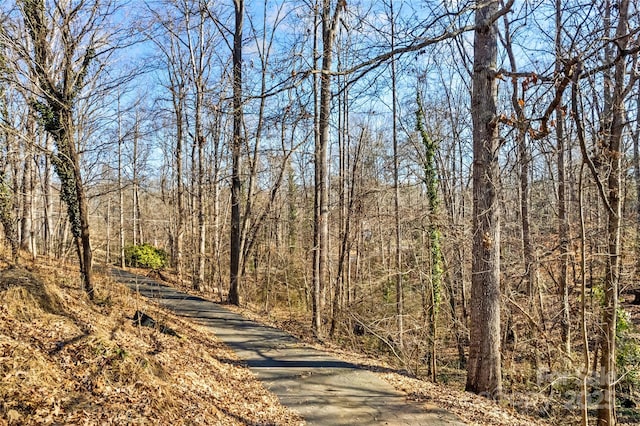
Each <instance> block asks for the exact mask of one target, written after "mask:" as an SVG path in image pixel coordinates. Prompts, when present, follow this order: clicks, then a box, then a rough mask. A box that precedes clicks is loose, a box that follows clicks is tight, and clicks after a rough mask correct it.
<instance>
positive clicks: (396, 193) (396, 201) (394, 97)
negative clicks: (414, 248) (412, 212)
mask: <svg viewBox="0 0 640 426" xmlns="http://www.w3.org/2000/svg"><path fill="white" fill-rule="evenodd" d="M389 8H390V11H389V12H390V15H391V16H390V17H389V19H390V22H391V50H392V51H393V50H395V47H396V34H395V31H396V25H395V15H394V12H393V0H391V1H390V2H389ZM397 86H398V84H397V76H396V57H395V56H393V57H392V58H391V102H392V105H391V111H392V115H393V118H392V126H391V137H392V139H393V217H394V225H395V229H394V231H395V232H394V237H395V249H396V251H395V265H394V266H395V268H396V270H395V276H396V326H397V327H398V348H399V349H400V350H401V351H402V350H403V349H404V343H403V341H404V318H403V316H404V288H403V282H402V279H403V272H402V246H401V241H402V229H401V228H400V170H399V169H400V160H399V154H398V90H397Z"/></svg>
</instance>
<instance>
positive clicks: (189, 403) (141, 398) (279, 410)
mask: <svg viewBox="0 0 640 426" xmlns="http://www.w3.org/2000/svg"><path fill="white" fill-rule="evenodd" d="M71 273H72V274H74V276H75V274H77V271H72V272H71ZM57 274H58V271H56V273H51V272H48V273H40V274H38V275H39V276H48V277H49V278H48V279H47V280H45V281H46V282H45V285H46V290H47V292H48V293H50V294H51V296H52V297H55V298H56V300H59V301H60V303H59V304H57V305H56V306H57V311H53V312H46V311H43V310H41V309H35V308H33V309H32V311H31V312H30V315H29V318H31V320H30V321H23V320H22V318H18V317H17V315H18V312H13V311H12V310H10V309H8V306H7V304H11V303H12V302H11V301H10V300H8V297H6V296H7V291H8V290H6V291H4V292H3V291H0V401H2V403H3V411H0V424H5V423H9V424H21V425H22V424H25V425H29V424H137V423H140V424H193V425H198V424H200V425H239V424H278V425H298V424H301V420H300V418H299V417H298V416H297V415H295V414H294V413H293V412H291V411H290V410H288V409H286V408H284V407H283V406H282V405H281V404H280V403H279V402H278V400H277V398H276V397H275V396H274V395H273V394H271V393H269V392H268V391H267V390H266V389H265V388H264V387H263V386H262V385H261V383H259V382H258V381H257V380H256V378H255V377H254V376H253V375H252V374H251V373H250V372H249V371H248V370H247V369H246V368H244V367H241V366H239V364H238V363H236V362H234V361H233V360H234V359H235V355H234V354H233V353H232V352H231V351H229V350H228V349H226V347H224V346H223V345H221V344H220V342H219V341H218V340H217V339H216V338H215V336H213V335H212V334H211V333H210V332H209V331H206V330H205V329H204V328H201V327H198V326H195V325H192V324H190V323H188V322H187V321H183V320H181V319H179V318H177V317H176V316H174V315H172V314H169V313H166V312H164V311H161V310H160V309H159V308H157V307H154V306H151V305H149V304H147V303H145V302H143V301H140V300H133V299H132V298H131V296H130V292H129V290H128V289H126V288H124V287H121V286H119V285H114V284H113V283H111V282H108V280H106V281H104V282H102V283H101V282H100V280H98V285H97V291H98V296H99V298H107V297H108V298H109V299H110V301H111V303H110V304H109V305H108V306H106V305H105V306H96V305H94V304H92V303H87V301H86V298H85V297H83V294H82V291H81V290H80V289H73V288H69V287H62V286H58V285H57V284H56V283H55V282H54V281H53V278H52V277H53V276H55V275H57ZM63 275H64V274H63ZM15 288H17V287H15V286H13V287H12V289H11V291H12V292H13V293H15ZM13 293H12V294H13ZM105 293H108V294H105ZM9 296H11V295H9ZM18 296H20V298H19V300H23V297H24V296H25V295H24V294H22V293H20V294H18V293H15V297H16V298H17V297H18ZM16 300H18V299H16ZM12 306H13V305H12ZM134 306H135V308H140V309H145V310H146V311H148V312H150V313H153V314H154V315H155V316H157V317H159V318H162V319H163V321H166V322H167V323H168V324H170V325H171V326H172V327H179V328H180V330H181V331H183V332H184V334H182V333H181V336H183V338H182V339H176V338H175V337H171V336H166V335H164V334H161V333H159V332H158V331H157V330H154V329H146V328H145V329H138V328H134V327H133V326H132V325H131V323H130V320H128V318H129V317H130V315H131V310H132V309H131V308H132V307H134ZM71 318H73V320H72V319H71ZM176 324H179V325H176ZM85 333H86V334H85Z"/></svg>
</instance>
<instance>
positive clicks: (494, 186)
mask: <svg viewBox="0 0 640 426" xmlns="http://www.w3.org/2000/svg"><path fill="white" fill-rule="evenodd" d="M499 5H500V2H499V1H494V0H491V1H486V2H481V3H479V4H478V8H477V9H476V12H475V24H476V28H475V31H474V34H475V38H474V58H473V91H472V95H471V115H472V118H473V160H474V162H473V265H472V279H471V300H472V303H471V314H470V325H471V330H470V339H471V343H470V347H469V362H468V365H467V385H466V389H467V390H468V391H471V392H475V393H479V394H483V395H485V396H487V397H489V398H499V397H500V394H501V393H502V366H501V354H500V209H499V207H498V177H499V170H498V148H499V142H500V141H499V134H498V120H497V105H496V104H497V96H498V90H497V80H496V73H497V68H496V65H497V59H498V36H497V27H496V23H495V21H496V19H498V17H499V13H498V12H499Z"/></svg>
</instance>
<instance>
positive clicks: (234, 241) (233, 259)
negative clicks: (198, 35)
mask: <svg viewBox="0 0 640 426" xmlns="http://www.w3.org/2000/svg"><path fill="white" fill-rule="evenodd" d="M233 4H234V7H235V32H234V35H233V141H232V146H231V163H232V164H231V236H230V237H231V238H230V240H231V241H230V249H231V252H230V266H229V275H230V277H229V279H230V285H229V303H232V304H234V305H239V304H240V293H239V288H240V263H241V259H240V254H241V238H242V230H241V229H240V225H241V223H240V191H241V189H242V182H241V180H240V167H241V163H240V149H241V147H242V26H243V21H244V0H234V2H233Z"/></svg>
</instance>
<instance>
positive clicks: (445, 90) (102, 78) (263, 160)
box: [0, 0, 640, 424]
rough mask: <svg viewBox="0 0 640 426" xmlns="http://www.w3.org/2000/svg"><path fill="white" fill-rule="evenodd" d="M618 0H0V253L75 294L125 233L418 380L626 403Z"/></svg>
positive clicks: (631, 375) (632, 95) (635, 142)
mask: <svg viewBox="0 0 640 426" xmlns="http://www.w3.org/2000/svg"><path fill="white" fill-rule="evenodd" d="M638 12H639V10H638V3H637V2H636V1H632V0H629V1H609V0H607V1H603V2H597V3H595V4H594V3H593V2H591V1H588V2H587V1H584V2H583V1H574V0H556V1H554V2H551V1H509V2H504V1H486V2H480V1H477V2H473V1H470V2H462V1H443V2H442V1H426V0H425V1H403V0H385V1H380V2H366V1H353V2H345V1H343V0H340V1H337V2H335V1H330V0H323V1H320V0H317V1H316V0H299V1H298V0H296V1H271V0H265V1H264V2H248V3H247V4H244V2H243V0H234V1H233V2H231V1H229V2H207V1H203V0H200V1H194V0H148V1H129V2H121V1H109V0H101V1H88V0H77V1H76V0H23V1H16V2H4V3H3V4H2V6H0V31H1V32H0V116H1V117H0V123H1V124H0V155H1V156H2V158H1V161H0V221H1V223H2V230H3V235H4V240H3V244H4V247H5V251H4V253H5V254H4V256H6V257H7V258H10V259H12V262H15V261H17V259H18V253H19V251H20V250H22V251H23V252H25V253H28V254H29V256H31V257H32V258H33V259H37V258H39V257H41V256H49V257H55V258H58V259H65V260H68V261H77V262H79V264H80V270H81V276H82V285H83V287H84V289H85V290H86V292H87V294H88V296H90V297H91V296H92V294H93V286H92V280H91V265H92V263H94V262H101V263H102V262H104V263H115V264H119V265H124V263H125V259H126V258H127V256H125V251H127V250H129V253H130V252H131V250H132V247H135V246H142V245H145V244H146V245H149V246H152V247H155V248H157V249H159V250H162V251H164V252H165V253H166V258H167V264H166V268H167V270H168V271H171V272H172V273H173V275H172V276H173V277H174V279H175V282H176V284H178V285H189V286H191V287H192V288H193V289H194V290H198V291H201V292H205V293H207V294H209V295H211V296H212V297H215V298H218V299H219V300H223V301H226V300H228V301H230V302H231V303H234V304H243V305H251V306H253V307H255V308H256V309H259V310H260V311H262V312H265V313H270V312H280V313H282V312H285V313H286V314H287V315H289V316H290V317H291V318H300V317H303V318H305V321H306V322H307V323H308V324H310V325H311V326H312V329H313V332H314V333H315V335H316V336H317V337H319V338H328V337H330V338H333V339H335V340H336V341H340V342H342V343H343V344H345V345H349V346H355V347H358V348H359V349H361V350H364V351H368V352H372V353H385V354H386V355H390V356H392V357H394V358H396V359H397V361H398V362H400V363H401V364H402V366H403V367H405V368H407V369H409V370H411V371H412V372H414V373H417V374H420V375H425V376H427V377H429V378H430V379H431V380H434V381H435V380H440V381H443V380H444V381H446V380H452V381H460V380H462V381H464V380H465V373H464V370H465V369H466V371H467V372H466V387H467V389H468V390H471V391H474V392H476V393H482V394H484V395H486V396H488V397H491V398H503V399H507V400H508V401H509V402H511V403H512V404H513V405H514V406H518V407H520V408H523V409H532V410H535V411H537V412H541V413H547V414H553V415H565V416H579V415H582V422H583V423H584V424H586V422H587V421H588V418H589V416H597V417H598V421H599V423H600V424H614V423H615V422H616V415H615V411H616V407H617V409H618V413H619V415H620V416H631V417H633V415H634V413H635V415H636V416H637V411H635V410H636V409H637V408H636V407H637V404H638V403H640V396H639V395H638V381H640V376H639V373H638V368H639V365H640V346H639V343H638V337H637V334H634V333H636V331H635V327H634V321H635V323H636V324H637V321H638V317H637V316H636V317H635V319H634V318H633V314H635V315H638V309H637V308H636V307H634V306H633V303H638V300H640V286H639V285H638V273H640V270H638V266H639V265H638V259H640V253H639V251H640V241H639V239H640V232H638V230H639V227H640V203H639V202H638V198H639V196H640V148H639V146H640V142H639V140H640V127H638V125H639V123H640V121H639V120H638V114H640V108H638V106H639V105H640V85H639V84H638V82H637V80H638V72H640V70H639V69H638V51H639V50H640V44H639V39H638V37H639V36H638V28H640V26H639V24H640V21H639V18H640V16H639V15H638ZM151 252H152V254H151V256H156V255H157V256H160V257H162V253H158V251H154V250H152V251H151ZM155 267H156V268H160V267H162V265H161V264H160V265H156V266H155ZM634 300H635V302H634ZM503 380H504V382H503ZM542 395H545V396H546V397H551V398H550V399H548V398H547V399H545V401H547V402H548V401H552V403H551V404H547V405H545V404H543V403H542V402H540V401H539V397H540V396H542ZM590 409H593V410H592V411H589V410H590ZM636 420H637V417H636Z"/></svg>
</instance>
